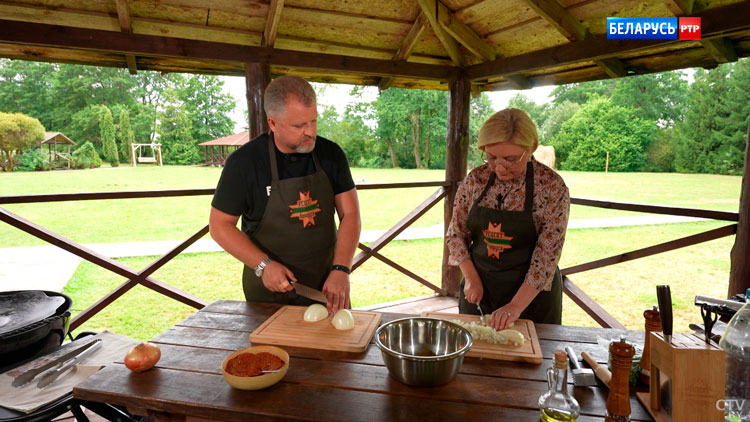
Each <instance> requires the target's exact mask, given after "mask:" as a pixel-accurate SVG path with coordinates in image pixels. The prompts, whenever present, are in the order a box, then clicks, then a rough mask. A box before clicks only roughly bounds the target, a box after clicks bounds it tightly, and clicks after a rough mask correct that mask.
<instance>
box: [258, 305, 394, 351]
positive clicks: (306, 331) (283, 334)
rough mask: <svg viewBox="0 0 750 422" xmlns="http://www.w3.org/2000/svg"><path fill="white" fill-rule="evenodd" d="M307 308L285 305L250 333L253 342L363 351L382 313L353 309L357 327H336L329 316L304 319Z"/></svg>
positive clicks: (378, 323)
mask: <svg viewBox="0 0 750 422" xmlns="http://www.w3.org/2000/svg"><path fill="white" fill-rule="evenodd" d="M305 309H307V307H305V306H291V305H287V306H284V307H283V308H281V309H279V310H278V311H276V313H275V314H273V315H271V317H270V318H268V319H267V320H266V321H265V322H263V324H261V325H260V326H259V327H258V328H256V329H255V331H253V332H252V333H251V334H250V342H251V343H253V344H275V345H279V346H294V347H307V348H310V349H323V350H339V351H344V352H364V351H365V349H367V345H368V344H370V340H371V339H372V335H373V334H374V333H375V330H376V329H377V328H378V326H379V325H380V318H381V315H380V313H378V312H366V311H351V312H352V316H354V328H352V329H351V330H337V329H336V328H335V327H334V326H333V325H331V317H330V316H329V317H328V318H326V319H324V320H321V321H318V322H305V321H304V319H303V318H302V317H303V316H304V314H305Z"/></svg>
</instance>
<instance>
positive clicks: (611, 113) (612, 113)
mask: <svg viewBox="0 0 750 422" xmlns="http://www.w3.org/2000/svg"><path fill="white" fill-rule="evenodd" d="M655 128H656V126H655V125H654V124H653V122H650V121H648V120H644V119H641V118H640V117H638V115H637V113H636V112H635V111H633V110H630V109H627V108H624V107H620V106H619V105H614V104H613V103H612V101H611V100H609V99H607V98H598V99H595V100H593V101H590V102H588V103H587V104H585V105H584V106H583V107H581V109H580V110H579V111H578V112H577V113H576V114H574V115H573V117H571V119H570V120H568V121H567V122H565V123H564V124H563V125H562V129H561V130H560V133H559V134H558V136H557V137H556V138H555V142H554V143H553V144H552V145H553V146H554V147H555V152H556V154H557V156H558V160H559V162H560V165H561V168H563V169H565V170H581V171H603V170H604V169H605V165H606V157H607V152H609V170H611V171H640V170H642V169H643V168H644V167H645V165H646V157H647V156H646V150H647V148H648V147H649V145H650V144H651V142H652V141H653V138H654V131H655Z"/></svg>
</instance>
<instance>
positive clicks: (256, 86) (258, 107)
mask: <svg viewBox="0 0 750 422" xmlns="http://www.w3.org/2000/svg"><path fill="white" fill-rule="evenodd" d="M270 82H271V67H270V66H269V65H268V64H266V63H245V87H246V91H245V92H246V95H247V112H248V114H249V116H250V119H249V121H250V127H249V128H248V130H249V131H250V139H254V138H255V137H256V136H258V135H260V134H261V133H264V132H268V122H267V121H266V112H265V111H264V110H263V93H264V92H265V90H266V87H267V86H268V84H269V83H270Z"/></svg>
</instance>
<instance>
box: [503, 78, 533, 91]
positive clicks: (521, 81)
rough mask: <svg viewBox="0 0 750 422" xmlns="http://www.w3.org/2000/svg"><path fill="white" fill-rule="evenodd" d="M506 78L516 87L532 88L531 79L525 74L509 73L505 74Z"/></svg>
mask: <svg viewBox="0 0 750 422" xmlns="http://www.w3.org/2000/svg"><path fill="white" fill-rule="evenodd" d="M505 79H507V80H508V81H509V82H510V83H511V85H513V87H514V88H515V89H529V88H531V81H529V80H528V79H527V78H526V77H525V76H523V75H507V76H505Z"/></svg>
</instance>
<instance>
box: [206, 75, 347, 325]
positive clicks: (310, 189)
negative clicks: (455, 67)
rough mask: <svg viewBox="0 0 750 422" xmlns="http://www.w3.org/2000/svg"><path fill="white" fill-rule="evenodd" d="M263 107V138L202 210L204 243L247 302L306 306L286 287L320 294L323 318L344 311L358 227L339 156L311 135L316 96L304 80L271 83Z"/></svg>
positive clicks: (238, 156) (225, 175)
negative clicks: (232, 262)
mask: <svg viewBox="0 0 750 422" xmlns="http://www.w3.org/2000/svg"><path fill="white" fill-rule="evenodd" d="M263 100H264V109H265V111H266V116H267V117H268V126H269V127H270V129H271V131H270V133H267V134H262V135H260V136H258V137H257V138H255V139H253V140H252V141H250V142H248V143H247V144H245V145H243V146H242V147H240V148H239V149H237V151H235V152H234V153H232V154H231V155H230V156H229V158H228V159H227V162H226V165H225V167H224V170H223V172H222V174H221V178H220V179H219V184H218V186H217V187H216V193H215V195H214V198H213V201H212V203H211V215H210V217H209V226H210V230H211V237H213V239H214V240H216V242H217V243H218V244H219V245H220V246H221V247H222V248H224V250H226V251H227V252H229V253H230V254H231V255H232V256H234V257H235V258H237V259H238V260H240V261H241V262H242V263H243V264H245V268H244V270H243V274H242V285H243V290H244V292H245V298H246V300H248V301H260V302H274V303H285V304H295V305H309V304H311V303H314V302H313V301H311V300H309V299H307V298H304V297H301V296H298V295H297V294H296V293H295V292H293V286H292V284H291V283H292V282H295V283H300V284H304V285H307V286H309V287H312V288H314V289H317V290H322V292H323V293H324V294H325V295H326V297H327V299H328V311H329V312H330V313H333V312H336V311H338V310H339V309H343V308H349V307H350V301H349V272H350V268H351V263H352V259H353V257H354V252H355V250H356V247H357V242H358V241H359V232H360V226H361V221H360V216H359V202H358V199H357V190H356V189H355V186H354V180H353V179H352V176H351V172H350V171H349V164H348V161H347V159H346V156H345V155H344V152H343V151H342V150H341V148H340V147H339V146H338V145H337V144H335V143H333V142H331V141H329V140H328V139H325V138H322V137H320V136H317V103H316V98H315V91H314V90H313V89H312V86H310V84H309V83H308V82H307V81H305V80H304V79H302V78H300V77H297V76H282V77H280V78H278V79H275V80H274V81H272V82H271V83H270V84H269V85H268V87H267V88H266V91H265V93H264V99H263ZM334 209H335V211H336V213H337V214H338V217H339V221H340V222H339V228H338V232H337V231H336V224H335V221H334ZM240 216H242V230H239V229H238V228H237V220H238V219H239V217H240Z"/></svg>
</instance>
